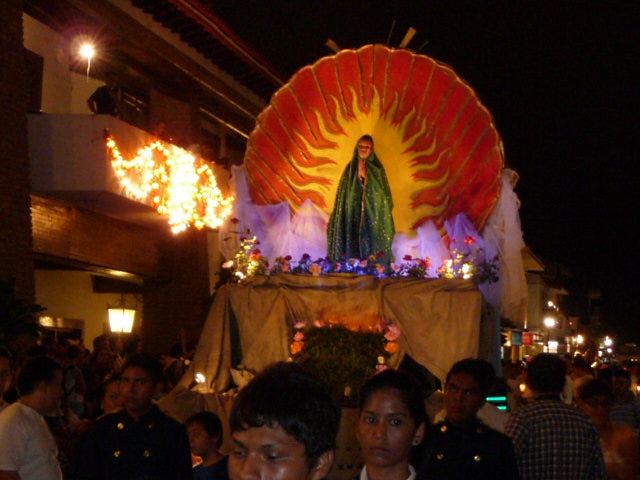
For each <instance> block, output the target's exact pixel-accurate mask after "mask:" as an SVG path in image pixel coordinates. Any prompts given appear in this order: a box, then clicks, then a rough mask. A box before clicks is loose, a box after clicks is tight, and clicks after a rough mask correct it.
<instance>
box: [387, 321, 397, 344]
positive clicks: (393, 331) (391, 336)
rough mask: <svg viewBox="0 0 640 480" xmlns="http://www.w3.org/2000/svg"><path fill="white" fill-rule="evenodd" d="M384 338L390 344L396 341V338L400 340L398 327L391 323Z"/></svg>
mask: <svg viewBox="0 0 640 480" xmlns="http://www.w3.org/2000/svg"><path fill="white" fill-rule="evenodd" d="M384 338H386V339H387V340H389V341H390V342H394V341H396V340H397V339H398V338H400V327H398V326H397V325H395V324H393V323H392V324H390V325H389V326H388V327H387V332H386V333H385V334H384Z"/></svg>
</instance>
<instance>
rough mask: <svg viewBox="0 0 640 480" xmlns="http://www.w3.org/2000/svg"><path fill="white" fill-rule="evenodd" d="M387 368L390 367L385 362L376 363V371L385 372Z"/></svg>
mask: <svg viewBox="0 0 640 480" xmlns="http://www.w3.org/2000/svg"><path fill="white" fill-rule="evenodd" d="M387 368H389V367H387V366H386V365H385V364H384V363H381V364H378V365H376V373H380V372H384V371H385V370H386V369H387Z"/></svg>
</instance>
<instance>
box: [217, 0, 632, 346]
mask: <svg viewBox="0 0 640 480" xmlns="http://www.w3.org/2000/svg"><path fill="white" fill-rule="evenodd" d="M210 3H211V6H212V8H213V10H214V12H215V13H216V14H217V15H218V16H219V17H220V18H221V19H223V21H225V22H226V23H227V24H228V25H229V26H230V27H231V28H232V29H233V30H234V31H235V32H236V33H237V34H238V35H239V36H240V37H242V38H243V39H244V40H245V41H246V42H247V43H248V44H249V45H250V46H251V47H252V48H253V49H254V50H255V51H256V52H257V53H259V54H260V55H262V56H263V57H264V58H265V59H267V60H268V61H269V62H270V63H271V64H272V65H273V66H274V67H275V69H276V70H278V71H279V72H281V73H282V74H283V75H284V76H285V77H289V76H291V75H293V74H294V73H295V72H296V71H297V70H299V69H300V68H302V67H304V66H305V65H308V64H312V63H315V61H316V60H318V59H319V58H321V57H323V56H327V55H331V54H332V52H331V51H330V50H329V49H328V48H327V47H326V46H325V42H326V41H327V39H329V38H331V39H333V40H334V41H335V42H336V43H337V44H338V45H340V47H342V48H359V47H361V46H363V45H366V44H370V43H387V39H388V37H389V34H390V31H391V29H392V24H393V23H394V20H395V26H394V27H393V32H392V33H391V37H390V41H389V42H388V44H389V45H390V46H397V45H398V44H399V43H400V41H401V39H402V37H403V36H404V34H405V32H406V31H407V29H408V28H409V27H413V28H415V29H416V30H417V34H416V35H415V37H414V38H413V40H412V41H411V43H410V44H409V47H410V48H412V49H414V50H416V49H418V48H419V47H421V46H422V45H423V44H424V43H425V42H428V43H426V45H425V46H424V47H423V48H422V49H421V50H420V52H419V53H422V54H425V55H428V56H430V57H432V58H434V59H436V60H438V61H441V62H444V63H446V64H449V65H450V66H451V67H452V68H453V69H454V70H455V71H456V72H457V73H458V75H459V76H460V77H461V78H462V79H464V80H465V81H466V82H467V83H468V84H469V85H470V86H471V87H472V88H473V89H474V90H475V91H476V92H477V94H478V96H479V97H480V100H481V101H482V103H483V104H484V105H485V106H486V107H487V108H488V109H489V111H490V112H491V113H492V114H493V116H494V119H495V123H496V125H497V128H498V131H499V133H500V135H501V137H502V140H503V143H504V147H505V155H506V163H507V166H509V167H510V168H513V169H514V170H516V171H517V172H518V173H519V174H520V183H519V184H518V185H517V187H516V193H517V194H518V196H519V197H520V200H521V202H522V207H521V210H520V214H521V219H522V227H523V231H524V237H525V241H526V243H527V244H528V245H529V246H530V247H531V248H532V250H533V251H534V253H535V254H536V255H538V256H539V257H540V258H541V259H542V260H543V262H545V261H553V262H560V263H562V264H565V265H567V266H568V267H569V268H570V269H571V271H572V273H573V275H574V277H575V281H576V282H579V283H583V284H585V285H587V286H591V287H594V288H600V289H601V291H602V295H603V298H602V307H603V311H602V315H603V321H604V322H605V323H606V324H607V326H608V327H610V329H611V332H612V333H614V334H616V335H618V338H617V340H618V341H636V342H638V343H640V306H639V305H640V287H639V285H640V275H639V274H638V272H639V271H640V242H638V241H637V240H636V239H637V238H638V237H639V236H638V235H637V234H636V233H635V228H634V227H636V225H637V224H638V217H639V215H638V207H639V206H640V200H639V195H638V193H637V191H636V188H637V187H636V186H637V183H638V180H639V173H640V171H639V169H638V167H637V163H638V161H639V160H640V148H639V145H640V119H639V117H640V98H639V97H640V95H639V91H640V88H639V87H638V83H639V74H640V67H639V65H640V2H638V1H637V0H632V1H613V0H605V1H588V0H585V1H562V0H554V1H547V0H544V1H542V0H541V1H527V2H524V1H516V0H513V1H506V0H505V1H501V2H496V1H489V2H487V1H478V0H469V1H455V0H446V1H427V0H415V1H406V0H405V1H403V0H392V1H387V0H380V1H365V0H360V1H355V0H342V1H337V0H335V1H311V0H309V1H304V0H298V1H292V0H289V1H283V0H269V1H264V0H216V1H211V0H210Z"/></svg>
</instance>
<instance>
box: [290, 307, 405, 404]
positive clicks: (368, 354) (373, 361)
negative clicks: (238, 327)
mask: <svg viewBox="0 0 640 480" xmlns="http://www.w3.org/2000/svg"><path fill="white" fill-rule="evenodd" d="M399 337H400V328H398V326H397V325H395V324H393V323H389V322H385V321H378V322H377V323H375V324H374V325H373V326H369V327H363V326H360V325H357V324H356V323H341V322H337V321H333V322H328V321H322V320H316V321H315V322H313V323H311V324H307V322H296V323H294V325H293V337H292V341H291V345H290V347H289V349H290V352H291V360H292V361H294V362H297V363H299V364H300V365H301V366H302V367H304V368H305V369H306V370H308V371H310V372H312V373H314V374H316V375H317V376H318V377H320V378H322V379H323V380H324V381H325V382H326V383H327V385H329V387H330V388H331V390H332V392H333V394H334V396H335V397H336V398H337V399H339V400H340V401H341V403H342V404H343V405H345V406H356V405H357V402H358V392H359V391H360V387H361V386H362V385H363V384H364V382H365V381H366V380H367V379H368V378H369V377H371V376H372V375H374V374H375V373H378V372H381V371H383V370H386V369H387V368H388V367H387V360H388V358H389V357H390V356H391V355H392V354H394V353H396V352H397V351H398V343H397V340H398V339H399Z"/></svg>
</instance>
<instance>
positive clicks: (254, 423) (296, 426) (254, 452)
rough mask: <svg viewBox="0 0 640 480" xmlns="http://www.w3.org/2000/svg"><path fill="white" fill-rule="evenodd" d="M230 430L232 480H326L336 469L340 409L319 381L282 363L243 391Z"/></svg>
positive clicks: (268, 370)
mask: <svg viewBox="0 0 640 480" xmlns="http://www.w3.org/2000/svg"><path fill="white" fill-rule="evenodd" d="M230 424H231V439H232V451H231V455H230V456H229V477H230V478H231V480H241V479H242V480H249V479H269V480H320V479H322V478H324V477H325V476H326V475H327V473H328V472H329V470H330V469H331V465H332V463H333V455H334V450H335V445H336V436H337V434H338V427H339V425H340V407H339V406H338V405H337V404H336V403H335V402H334V400H333V398H332V397H331V394H330V393H329V391H328V390H327V389H326V387H325V386H324V385H323V384H322V383H321V382H320V381H319V380H318V379H316V378H315V377H313V376H311V375H309V374H308V373H306V372H305V371H304V370H302V368H301V367H300V366H299V365H297V364H295V363H284V362H279V363H276V364H274V365H272V366H270V367H268V368H266V369H265V370H264V371H263V372H262V373H260V374H259V375H257V376H256V377H255V378H254V379H253V380H251V382H250V383H249V384H248V385H247V386H246V387H244V388H243V389H242V390H240V393H239V394H238V397H237V399H236V401H235V403H234V405H233V408H232V410H231V416H230Z"/></svg>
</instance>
